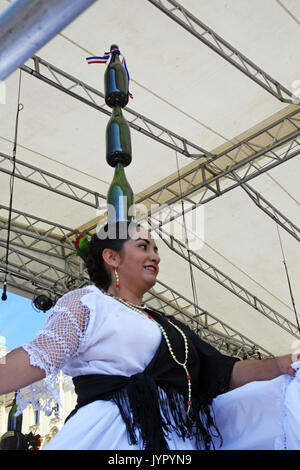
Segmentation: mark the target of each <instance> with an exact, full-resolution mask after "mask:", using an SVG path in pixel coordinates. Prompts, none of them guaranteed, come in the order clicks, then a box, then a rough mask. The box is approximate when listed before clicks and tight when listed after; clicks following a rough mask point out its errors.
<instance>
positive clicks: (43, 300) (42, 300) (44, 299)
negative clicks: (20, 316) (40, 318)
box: [33, 294, 54, 313]
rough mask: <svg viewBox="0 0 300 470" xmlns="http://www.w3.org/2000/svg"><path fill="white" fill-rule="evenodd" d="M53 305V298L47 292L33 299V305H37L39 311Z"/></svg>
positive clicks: (43, 310) (48, 308)
mask: <svg viewBox="0 0 300 470" xmlns="http://www.w3.org/2000/svg"><path fill="white" fill-rule="evenodd" d="M53 305H54V302H53V300H52V299H50V297H48V296H47V295H45V294H40V295H38V296H37V297H35V298H34V299H33V306H34V307H35V309H36V310H39V311H40V310H41V311H42V312H44V313H45V312H47V311H48V310H50V308H52V307H53Z"/></svg>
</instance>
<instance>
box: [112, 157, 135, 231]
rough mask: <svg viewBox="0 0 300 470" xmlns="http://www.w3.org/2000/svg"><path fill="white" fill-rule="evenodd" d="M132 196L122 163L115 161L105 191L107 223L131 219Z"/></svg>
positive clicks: (132, 212) (132, 209)
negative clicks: (109, 183) (112, 173)
mask: <svg viewBox="0 0 300 470" xmlns="http://www.w3.org/2000/svg"><path fill="white" fill-rule="evenodd" d="M133 204H134V196H133V191H132V189H131V187H130V184H129V183H128V181H127V179H126V176H125V171H124V167H123V165H121V164H120V163H117V165H116V167H115V173H114V177H113V180H112V182H111V185H110V187H109V190H108V193H107V210H108V220H107V221H108V224H114V223H115V222H125V221H129V222H130V221H131V220H132V219H133V216H134V206H133Z"/></svg>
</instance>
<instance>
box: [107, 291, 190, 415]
mask: <svg viewBox="0 0 300 470" xmlns="http://www.w3.org/2000/svg"><path fill="white" fill-rule="evenodd" d="M101 292H102V293H103V294H105V295H107V296H109V297H112V298H113V299H116V300H118V301H119V302H120V303H122V304H124V305H126V306H127V307H130V308H132V309H133V310H135V311H136V312H138V313H140V314H141V315H147V317H148V318H149V319H150V320H152V321H153V322H154V323H156V325H157V326H158V327H159V329H160V331H161V332H162V335H163V337H164V339H165V341H166V343H167V346H168V349H169V352H170V354H171V357H172V358H173V359H174V361H175V362H176V363H177V364H178V365H180V366H182V367H183V368H184V370H185V373H186V379H187V383H188V401H187V410H186V414H187V415H188V414H189V412H190V409H191V405H192V384H191V376H190V374H189V371H188V369H187V366H186V365H187V360H188V355H189V350H188V341H187V337H186V335H185V334H184V332H183V331H182V330H181V329H180V328H179V327H178V326H177V325H175V324H174V323H172V322H171V319H170V318H166V319H167V320H168V322H169V323H171V324H172V325H173V326H174V328H176V330H177V331H178V332H179V333H180V334H181V336H182V338H183V341H184V352H185V358H184V362H180V361H179V360H178V359H177V357H176V356H175V354H174V351H173V349H172V345H171V343H170V340H169V338H168V335H167V333H166V330H165V329H164V327H163V326H161V325H160V323H158V322H157V321H155V320H154V318H153V317H152V316H151V315H149V314H148V313H147V312H141V310H140V309H143V310H145V309H146V308H147V306H145V305H135V304H132V303H131V302H128V301H127V300H126V299H122V298H121V297H116V296H115V295H113V294H108V293H107V292H105V291H103V290H101Z"/></svg>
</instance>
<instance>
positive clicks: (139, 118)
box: [20, 56, 212, 158]
mask: <svg viewBox="0 0 300 470" xmlns="http://www.w3.org/2000/svg"><path fill="white" fill-rule="evenodd" d="M32 59H33V64H34V65H33V66H34V68H31V67H29V66H28V65H22V66H21V67H20V68H21V70H23V71H24V72H27V73H29V74H30V75H32V76H34V77H36V78H38V79H39V80H42V81H43V82H45V83H47V84H48V85H51V86H53V87H54V88H56V89H58V90H60V91H62V92H64V93H66V94H68V95H70V96H72V97H73V98H75V99H77V100H79V101H81V102H82V103H85V104H87V105H89V106H91V107H92V108H94V109H97V110H98V111H100V112H102V113H104V114H106V115H108V116H110V115H111V110H110V109H107V106H106V104H105V100H104V94H103V93H101V92H100V91H98V90H96V89H95V88H93V87H91V86H90V85H88V84H86V83H84V82H82V81H81V80H79V79H77V78H75V77H73V76H72V75H70V74H68V73H66V72H64V71H63V70H60V69H58V68H57V67H55V66H54V65H51V64H50V63H49V62H46V61H45V60H43V59H41V58H40V57H38V56H34V57H32ZM75 89H76V91H74V90H75ZM123 113H124V116H125V117H126V120H127V121H128V124H129V126H130V127H131V128H132V129H134V130H136V131H138V132H141V133H142V134H144V135H146V136H147V137H150V138H151V139H154V140H155V141H156V142H159V143H161V144H163V145H166V146H167V147H169V148H171V149H172V150H175V151H176V152H179V153H181V154H183V155H185V156H186V157H189V158H199V157H206V158H211V157H212V155H211V154H210V153H209V152H207V151H206V150H204V149H202V148H201V147H200V146H199V145H196V144H194V143H192V142H190V141H188V140H187V139H185V138H184V137H181V136H180V135H178V134H175V132H172V131H171V130H169V129H167V128H165V127H163V126H161V125H160V124H157V123H156V122H154V121H152V120H151V119H148V118H147V117H145V116H143V115H142V114H139V113H137V112H136V111H134V110H132V109H130V108H129V107H128V106H126V108H124V110H123Z"/></svg>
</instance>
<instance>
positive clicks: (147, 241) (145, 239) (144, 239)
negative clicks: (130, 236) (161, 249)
mask: <svg viewBox="0 0 300 470" xmlns="http://www.w3.org/2000/svg"><path fill="white" fill-rule="evenodd" d="M139 240H142V241H144V242H146V243H147V245H150V242H149V240H147V238H137V239H136V241H137V242H138V241H139ZM154 250H155V251H158V248H157V246H156V245H154Z"/></svg>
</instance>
